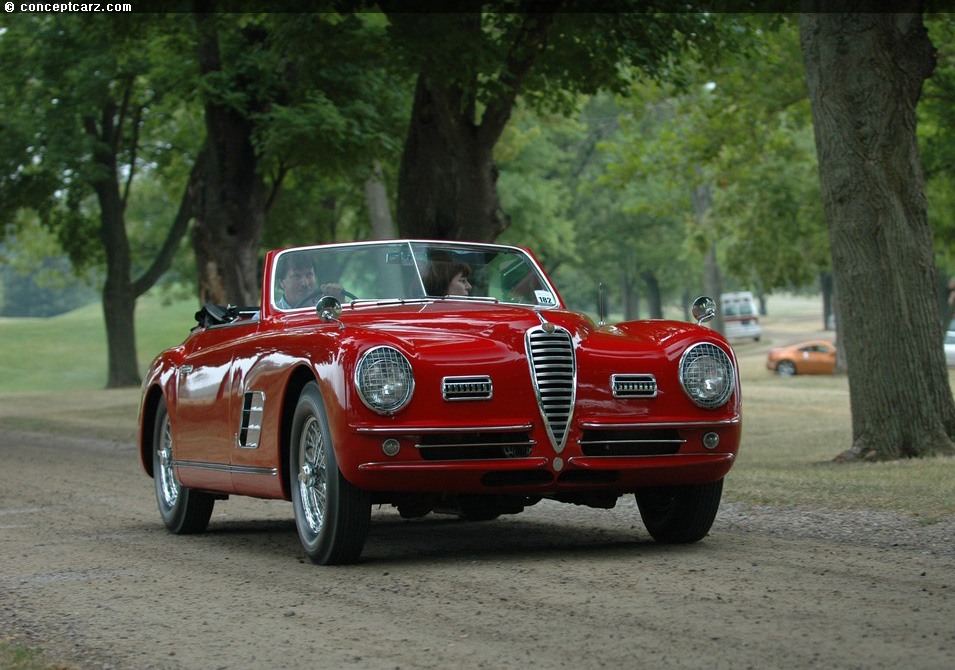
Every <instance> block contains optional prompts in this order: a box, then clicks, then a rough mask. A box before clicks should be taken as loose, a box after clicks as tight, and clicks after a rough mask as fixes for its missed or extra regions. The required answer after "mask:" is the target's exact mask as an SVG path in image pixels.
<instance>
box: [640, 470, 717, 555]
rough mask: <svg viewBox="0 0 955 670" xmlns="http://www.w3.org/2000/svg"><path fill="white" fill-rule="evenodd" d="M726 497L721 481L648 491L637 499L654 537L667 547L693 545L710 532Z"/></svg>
mask: <svg viewBox="0 0 955 670" xmlns="http://www.w3.org/2000/svg"><path fill="white" fill-rule="evenodd" d="M722 494H723V480H722V479H720V480H718V481H715V482H713V483H711V484H696V485H692V486H663V487H660V488H654V489H647V490H645V491H640V492H638V493H637V494H636V498H637V507H639V509H640V516H641V517H642V518H643V524H644V525H645V526H646V527H647V532H649V533H650V537H652V538H653V539H654V540H656V541H657V542H663V543H667V544H690V543H692V542H697V541H699V540H702V539H703V538H704V537H705V536H706V534H707V533H709V532H710V528H711V527H712V526H713V521H714V520H715V519H716V513H717V511H718V510H719V508H720V497H721V496H722Z"/></svg>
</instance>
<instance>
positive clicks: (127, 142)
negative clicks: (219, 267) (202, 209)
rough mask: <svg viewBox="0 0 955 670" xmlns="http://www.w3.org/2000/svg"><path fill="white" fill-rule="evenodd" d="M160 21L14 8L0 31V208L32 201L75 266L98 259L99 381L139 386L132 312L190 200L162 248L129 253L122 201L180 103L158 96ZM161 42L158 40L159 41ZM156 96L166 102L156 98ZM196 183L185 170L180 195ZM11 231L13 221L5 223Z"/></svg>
mask: <svg viewBox="0 0 955 670" xmlns="http://www.w3.org/2000/svg"><path fill="white" fill-rule="evenodd" d="M165 26H166V24H163V23H160V22H157V21H153V20H136V21H133V20H125V21H124V20H121V19H119V18H117V17H116V16H105V15H88V16H87V15H71V14H61V15H49V16H46V15H31V14H16V15H10V17H9V19H8V28H7V29H6V31H5V32H3V33H2V34H0V52H2V54H0V58H2V60H3V62H4V63H5V65H6V67H5V69H4V72H5V75H6V76H5V78H4V80H3V81H2V83H0V96H2V107H3V108H4V110H5V112H6V114H5V119H4V128H3V132H2V133H0V137H2V140H0V142H2V146H0V154H2V156H0V161H3V162H2V165H0V194H2V195H3V198H2V199H0V201H2V202H3V205H2V207H0V215H2V216H3V218H4V219H5V222H6V223H8V224H9V223H10V222H15V221H16V215H17V212H18V211H19V210H20V209H22V208H31V209H34V210H35V211H37V212H38V214H39V216H40V218H41V220H42V221H43V223H44V225H46V226H48V227H49V229H51V230H52V231H54V232H55V233H56V235H57V238H58V240H59V242H60V244H61V245H62V246H63V248H64V249H65V250H66V252H67V253H68V254H69V256H70V259H71V261H72V263H73V265H74V267H75V268H77V269H78V270H80V271H82V270H84V269H85V268H87V267H90V266H96V265H98V264H102V266H103V267H105V280H104V284H103V291H102V300H103V315H104V319H105V322H106V337H107V348H108V370H107V386H109V387H121V386H131V385H138V384H139V383H140V378H139V369H140V367H139V362H138V361H137V357H136V340H135V328H134V311H135V305H136V299H137V298H138V297H139V296H140V295H142V294H143V293H144V292H145V291H146V290H148V289H149V288H150V287H151V286H153V284H154V283H155V282H156V281H157V280H158V278H159V277H160V276H161V275H162V274H163V272H164V271H165V270H166V268H168V267H169V264H170V263H171V261H172V258H173V256H174V255H175V252H176V251H177V249H178V246H179V244H178V243H179V240H180V239H181V238H182V236H183V234H184V233H185V230H186V228H187V225H188V222H189V219H190V217H191V210H190V203H191V199H190V198H189V197H187V195H186V196H184V197H183V199H182V204H181V206H180V208H179V210H178V211H177V212H176V213H175V214H174V215H173V216H171V217H170V218H169V220H168V221H167V222H165V226H164V228H165V231H166V232H165V235H163V240H162V243H161V244H160V245H159V247H158V248H154V249H153V250H152V252H151V253H149V254H143V255H142V256H145V257H147V258H148V259H149V261H148V263H147V264H146V265H145V266H142V267H139V266H137V265H136V264H135V262H134V257H135V255H134V253H133V249H132V244H131V239H130V234H129V229H128V228H127V218H126V211H127V207H128V205H129V203H130V199H131V198H132V197H133V185H134V183H135V180H136V178H137V177H138V175H139V174H140V172H141V171H144V170H150V169H155V167H156V166H158V165H161V164H162V162H163V155H164V154H165V153H167V152H168V151H169V150H170V146H169V142H168V141H167V142H153V141H151V140H153V139H155V137H156V135H155V134H154V133H158V132H159V128H162V127H164V126H166V125H167V124H168V123H169V121H170V112H171V109H172V108H175V107H176V103H175V102H173V103H169V104H168V105H167V101H166V100H164V97H163V96H164V93H165V92H166V91H165V90H164V88H163V86H162V85H161V84H162V82H163V81H164V76H163V74H162V73H161V70H162V67H163V64H164V63H165V62H168V61H172V60H174V58H175V57H174V56H172V55H171V54H170V53H156V52H155V51H154V49H156V50H158V51H160V52H161V50H162V45H163V43H162V40H161V39H158V38H159V35H160V34H161V32H162V30H164V29H165ZM156 45H158V46H156ZM164 105H167V106H166V107H164ZM194 185H195V173H193V174H192V175H191V178H190V181H189V183H188V184H187V185H186V187H185V191H184V193H186V194H188V193H189V192H190V191H191V189H192V188H193V187H194ZM6 230H7V231H11V230H14V229H12V228H7V229H6Z"/></svg>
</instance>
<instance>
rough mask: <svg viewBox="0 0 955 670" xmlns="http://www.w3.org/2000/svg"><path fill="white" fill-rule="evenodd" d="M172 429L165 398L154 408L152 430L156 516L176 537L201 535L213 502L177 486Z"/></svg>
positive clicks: (205, 494) (213, 500)
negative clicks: (154, 419)
mask: <svg viewBox="0 0 955 670" xmlns="http://www.w3.org/2000/svg"><path fill="white" fill-rule="evenodd" d="M172 447H173V444H172V427H171V425H170V423H169V411H168V409H167V408H166V399H165V398H162V399H161V400H160V401H159V407H157V408H156V424H155V427H154V429H153V480H154V481H155V484H156V502H157V503H158V504H159V516H161V517H162V520H163V523H164V524H166V528H168V529H169V531H170V532H172V533H175V534H176V535H189V534H192V533H201V532H202V531H204V530H205V529H206V528H208V527H209V518H210V517H211V516H212V508H213V506H214V505H215V502H216V499H215V497H214V496H213V495H212V494H210V493H204V492H203V491H195V490H193V489H190V488H186V487H185V486H183V485H182V484H180V483H179V478H178V477H177V476H176V471H175V468H174V467H173V450H172Z"/></svg>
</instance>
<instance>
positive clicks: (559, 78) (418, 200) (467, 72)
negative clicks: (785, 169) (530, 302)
mask: <svg viewBox="0 0 955 670" xmlns="http://www.w3.org/2000/svg"><path fill="white" fill-rule="evenodd" d="M379 4H380V5H381V6H382V7H383V9H384V11H385V12H386V14H387V15H388V18H389V21H390V23H391V30H390V34H391V36H392V42H393V43H394V44H395V45H396V46H397V47H398V48H399V50H400V53H401V54H402V55H403V58H404V61H405V62H406V63H407V64H408V66H409V68H410V69H411V71H414V72H416V73H417V83H416V86H415V94H414V103H413V107H412V111H411V122H410V124H409V128H408V134H407V140H406V143H405V148H404V152H403V154H402V162H401V169H400V173H399V184H398V204H397V224H398V228H399V231H400V232H401V234H403V235H408V236H420V237H431V238H457V239H469V240H483V241H488V240H493V239H495V238H497V236H498V235H500V234H501V233H502V232H503V231H504V230H505V229H506V228H507V227H508V225H509V219H508V216H507V214H506V213H505V212H504V211H503V209H502V207H501V204H500V201H499V197H498V193H497V178H498V170H497V166H496V165H495V163H494V156H493V154H494V151H493V150H494V146H495V144H496V143H497V141H498V140H499V138H500V137H501V133H502V132H503V131H504V128H505V127H506V125H507V123H508V120H509V119H510V116H511V113H512V111H513V109H514V105H515V103H516V101H517V99H518V96H519V95H521V96H523V97H524V98H525V99H526V100H527V101H528V102H529V103H530V104H531V105H533V106H535V107H537V108H550V109H561V110H564V111H567V110H569V109H572V108H573V105H574V104H575V103H576V95H577V94H578V93H593V92H596V91H597V90H599V89H601V88H607V89H609V90H622V89H623V88H624V87H625V85H626V83H627V76H626V72H627V70H626V67H625V66H626V65H632V66H634V67H637V68H640V69H641V71H642V72H644V73H645V74H647V75H650V76H653V75H659V74H660V73H662V72H663V71H664V70H665V69H666V67H667V66H668V65H669V64H670V63H671V62H672V60H673V59H674V58H675V57H676V56H677V55H678V54H680V53H681V52H683V51H684V50H685V49H686V48H687V47H688V46H689V45H690V44H695V45H697V46H698V47H699V48H704V49H705V48H708V47H713V46H715V45H716V44H717V43H718V42H719V39H720V36H721V35H728V33H727V34H723V33H720V32H719V31H718V30H717V27H718V24H717V23H716V22H713V21H710V20H708V19H707V18H706V16H705V15H704V14H702V13H700V14H694V13H690V12H688V11H685V12H681V13H674V14H662V13H650V12H646V13H644V11H643V10H645V5H644V4H643V3H635V2H622V3H619V9H620V10H621V11H619V12H614V13H583V12H575V11H573V10H574V9H575V8H576V5H575V4H574V3H565V4H561V5H559V6H558V5H548V6H546V9H548V10H550V11H539V10H541V9H543V8H544V7H543V6H542V5H541V4H540V3H536V2H531V1H529V0H527V1H525V0H514V1H513V2H509V3H507V4H506V5H502V4H501V3H496V4H493V5H488V7H487V9H488V10H489V11H486V12H483V13H482V12H479V11H474V12H468V13H444V14H428V13H423V12H412V11H410V8H409V6H408V4H407V3H403V2H402V3H398V2H390V1H389V2H380V3H379ZM557 9H560V10H562V11H560V12H558V11H556V10H557ZM503 10H507V11H503Z"/></svg>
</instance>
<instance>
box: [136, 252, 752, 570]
mask: <svg viewBox="0 0 955 670" xmlns="http://www.w3.org/2000/svg"><path fill="white" fill-rule="evenodd" d="M263 275H264V276H263V284H262V287H263V290H262V299H261V304H260V305H258V306H255V307H251V308H237V307H232V306H226V307H218V306H215V305H206V306H205V307H203V308H202V309H201V310H200V311H199V312H198V313H197V314H196V317H197V320H198V325H196V326H195V327H194V328H193V329H192V332H191V333H190V334H189V336H188V337H187V338H186V340H185V341H184V342H183V343H182V344H181V345H179V346H177V347H173V348H171V349H168V350H166V351H164V352H162V353H161V354H159V356H158V357H157V358H156V359H155V360H154V361H153V363H152V365H151V366H150V368H149V370H148V373H147V375H146V378H145V380H144V382H143V396H142V403H141V414H140V442H139V450H140V457H141V459H142V465H143V467H144V468H145V470H146V472H147V473H148V474H149V475H151V476H152V477H153V478H154V480H155V488H156V497H157V500H158V503H159V512H160V516H161V517H162V520H163V522H164V523H165V525H166V526H167V528H168V529H169V530H170V531H172V532H173V533H177V534H179V533H196V532H201V531H204V530H205V529H206V528H207V526H208V524H209V519H210V516H211V514H212V509H213V505H214V503H215V501H216V500H224V499H226V498H228V496H230V495H243V496H254V497H258V498H272V499H277V500H290V501H291V502H292V508H293V514H294V517H295V522H296V526H297V528H298V534H299V537H300V539H301V542H302V545H303V547H304V550H305V553H306V554H307V555H308V556H309V558H310V559H311V560H312V561H313V562H315V563H319V564H333V563H349V562H354V561H357V560H358V558H359V556H360V554H361V551H362V548H363V546H364V543H365V539H366V537H367V535H368V532H369V526H370V519H371V508H372V505H391V506H394V507H396V508H397V510H398V512H399V513H400V514H401V516H403V517H406V518H413V517H419V516H423V515H426V514H428V513H430V512H433V511H440V512H449V511H450V512H453V513H455V514H458V515H459V516H461V517H463V518H465V519H473V520H488V519H493V518H495V517H497V516H499V515H501V514H514V513H518V512H521V511H523V510H524V508H525V507H527V506H529V505H533V504H535V503H537V502H539V501H540V500H542V499H549V500H556V501H561V502H566V503H573V504H577V505H589V506H593V507H598V508H612V507H613V506H614V505H615V503H616V501H617V499H618V498H619V497H620V496H622V495H625V494H635V497H636V502H637V505H638V508H639V511H640V515H641V517H642V519H643V522H644V525H645V527H646V528H647V531H648V532H649V534H650V535H651V536H652V537H653V538H654V539H656V540H657V541H660V542H670V543H686V542H695V541H697V540H699V539H701V538H702V537H704V536H705V535H706V534H707V533H708V532H709V530H710V527H711V525H712V523H713V520H714V518H715V516H716V513H717V509H718V507H719V503H720V496H721V494H722V488H723V478H724V476H725V475H726V473H727V472H728V471H729V470H730V468H731V467H732V465H733V463H734V461H735V458H736V454H737V450H738V448H739V440H740V431H741V420H740V391H739V376H738V372H737V366H736V360H735V358H734V355H733V350H732V349H731V348H730V346H729V345H728V344H727V342H726V341H725V340H724V339H723V337H722V336H721V335H719V334H718V333H716V332H714V331H713V330H710V329H709V328H706V327H704V326H701V325H700V323H702V321H704V320H706V319H708V318H709V317H711V316H712V314H713V313H714V311H715V304H714V303H713V301H712V300H711V299H709V298H700V299H698V300H697V301H696V303H695V304H694V307H693V312H694V317H695V318H697V319H698V323H696V324H692V323H684V322H679V321H663V320H658V321H633V322H626V323H618V324H616V325H604V324H598V323H595V322H594V321H593V320H592V319H591V318H589V317H587V316H585V315H581V314H578V313H575V312H572V311H569V310H567V308H566V306H565V304H564V302H563V300H562V299H561V297H560V295H559V294H558V292H557V290H556V289H555V288H554V286H553V284H552V283H551V282H550V280H549V279H548V278H547V276H546V275H545V274H544V272H543V271H542V270H541V267H540V265H539V263H538V262H537V261H536V260H535V258H534V256H533V255H532V254H531V253H530V252H528V251H526V250H524V249H521V248H517V247H509V246H501V245H492V244H471V243H451V242H433V241H431V242H429V241H414V240H404V241H393V240H389V241H376V242H361V243H350V244H331V245H324V246H312V247H301V248H293V249H283V250H276V251H271V252H269V253H268V254H267V255H266V257H265V263H264V271H263Z"/></svg>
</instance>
